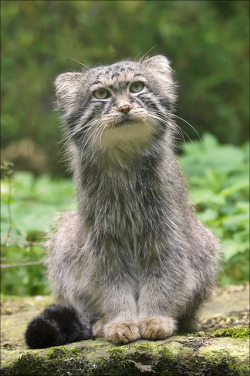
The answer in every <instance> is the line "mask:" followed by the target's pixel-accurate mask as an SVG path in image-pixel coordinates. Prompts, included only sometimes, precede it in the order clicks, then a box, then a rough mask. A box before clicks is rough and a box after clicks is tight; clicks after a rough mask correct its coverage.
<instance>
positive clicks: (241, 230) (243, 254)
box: [180, 134, 249, 283]
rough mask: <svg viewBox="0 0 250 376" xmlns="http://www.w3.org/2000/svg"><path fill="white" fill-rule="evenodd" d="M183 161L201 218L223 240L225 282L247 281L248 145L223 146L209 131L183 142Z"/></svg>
mask: <svg viewBox="0 0 250 376" xmlns="http://www.w3.org/2000/svg"><path fill="white" fill-rule="evenodd" d="M183 152H184V153H183V155H182V156H181V158H180V162H181V165H182V168H183V171H184V173H185V174H186V176H187V177H188V181H189V183H190V186H191V188H190V189H191V202H192V203H193V204H194V205H195V206H196V210H197V212H198V215H199V217H200V218H201V220H202V222H203V223H205V224H206V225H207V226H208V227H209V228H211V230H213V232H214V233H215V234H217V236H218V237H219V238H220V239H221V243H222V248H223V251H224V252H223V254H224V259H225V265H224V274H223V275H222V278H221V282H222V283H232V282H236V281H243V280H248V272H249V266H248V265H249V201H248V197H249V144H245V145H243V146H241V147H235V146H233V145H220V144H219V143H218V141H217V140H216V139H215V137H213V136H211V135H209V134H206V135H205V136H204V137H203V139H202V142H198V141H194V142H192V143H191V142H188V143H185V144H184V145H183Z"/></svg>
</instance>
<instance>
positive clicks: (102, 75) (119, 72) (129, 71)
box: [89, 61, 143, 84]
mask: <svg viewBox="0 0 250 376" xmlns="http://www.w3.org/2000/svg"><path fill="white" fill-rule="evenodd" d="M89 73H90V78H91V80H93V81H97V80H98V81H100V82H102V83H103V84H110V83H114V84H115V83H116V82H123V81H124V82H127V81H132V80H133V79H135V78H136V77H137V78H138V79H139V76H142V75H143V73H142V70H141V67H140V64H138V63H136V62H132V61H122V62H119V63H115V64H112V65H108V66H102V67H97V68H93V69H91V70H90V72H89Z"/></svg>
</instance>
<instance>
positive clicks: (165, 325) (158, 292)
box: [138, 274, 176, 340]
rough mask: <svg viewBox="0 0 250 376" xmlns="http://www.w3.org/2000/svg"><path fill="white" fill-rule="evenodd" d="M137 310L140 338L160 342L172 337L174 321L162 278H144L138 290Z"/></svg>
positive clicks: (169, 298) (169, 299) (151, 276)
mask: <svg viewBox="0 0 250 376" xmlns="http://www.w3.org/2000/svg"><path fill="white" fill-rule="evenodd" d="M172 299H174V297H172ZM138 310H139V330H140V335H141V337H142V338H145V339H150V340H160V339H165V338H167V337H170V336H172V335H173V332H174V330H175V329H176V320H175V319H174V316H175V315H174V313H173V307H171V294H170V291H168V289H167V288H166V286H165V283H164V278H163V277H162V278H161V277H160V276H159V275H157V276H156V275H154V274H153V275H151V274H149V275H148V276H147V277H145V279H144V281H143V286H142V287H141V289H140V296H139V300H138Z"/></svg>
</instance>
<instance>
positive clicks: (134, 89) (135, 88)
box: [130, 81, 144, 93]
mask: <svg viewBox="0 0 250 376" xmlns="http://www.w3.org/2000/svg"><path fill="white" fill-rule="evenodd" d="M143 88H144V83H143V82H141V81H136V82H133V83H132V84H131V85H130V91H132V93H139V91H141V90H142V89H143Z"/></svg>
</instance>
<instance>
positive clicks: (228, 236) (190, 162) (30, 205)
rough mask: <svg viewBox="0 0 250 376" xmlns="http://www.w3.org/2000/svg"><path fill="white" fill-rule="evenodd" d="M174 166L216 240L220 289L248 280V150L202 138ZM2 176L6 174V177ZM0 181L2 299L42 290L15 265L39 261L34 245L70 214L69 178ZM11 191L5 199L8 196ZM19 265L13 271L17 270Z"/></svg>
mask: <svg viewBox="0 0 250 376" xmlns="http://www.w3.org/2000/svg"><path fill="white" fill-rule="evenodd" d="M182 149H183V153H182V155H181V157H180V164H181V167H182V169H183V170H184V173H185V175H186V176H187V178H188V181H189V185H190V187H189V189H190V191H191V201H192V202H193V203H194V204H195V207H196V210H197V212H198V215H199V216H200V218H201V220H202V221H203V222H204V223H205V224H206V225H207V226H209V227H210V228H211V229H212V230H213V231H214V232H215V233H216V234H217V235H218V236H219V238H220V239H221V242H222V246H223V250H224V252H223V258H224V264H223V267H222V269H223V270H222V274H221V278H220V283H221V284H228V283H242V282H243V281H247V280H248V260H249V253H248V244H249V243H248V206H249V204H248V193H249V183H248V167H249V165H248V149H249V144H244V145H243V146H237V147H236V146H233V145H221V144H219V143H218V141H217V140H216V139H215V138H214V137H213V136H211V135H209V134H206V135H204V137H203V138H202V140H201V141H193V142H186V143H184V144H183V146H182ZM6 171H7V172H6ZM8 171H9V170H8V168H7V167H6V166H5V177H3V179H2V246H3V253H2V257H3V266H6V265H7V266H8V265H14V267H8V268H3V270H2V279H3V281H2V292H3V293H5V294H8V295H11V294H14V295H34V294H44V293H46V292H47V291H48V289H47V286H46V279H45V278H44V277H43V272H44V269H43V266H42V265H40V264H39V265H36V264H34V265H32V266H20V264H26V263H31V262H32V263H37V262H40V261H41V260H42V258H43V250H42V247H41V245H39V241H41V240H43V239H44V237H45V232H46V230H47V229H48V228H49V226H50V224H51V223H52V218H53V217H54V216H55V215H56V213H57V212H58V211H62V210H72V209H74V208H75V207H76V206H75V202H74V187H73V183H72V181H71V180H69V179H62V178H60V179H55V178H54V179H52V178H51V177H50V176H49V175H41V176H39V177H35V176H34V175H33V174H32V173H30V172H16V173H15V174H14V175H13V178H10V176H11V172H8ZM10 186H11V195H10ZM18 265H19V266H18Z"/></svg>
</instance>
